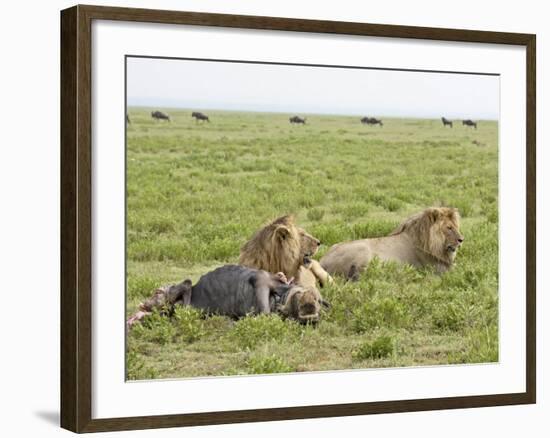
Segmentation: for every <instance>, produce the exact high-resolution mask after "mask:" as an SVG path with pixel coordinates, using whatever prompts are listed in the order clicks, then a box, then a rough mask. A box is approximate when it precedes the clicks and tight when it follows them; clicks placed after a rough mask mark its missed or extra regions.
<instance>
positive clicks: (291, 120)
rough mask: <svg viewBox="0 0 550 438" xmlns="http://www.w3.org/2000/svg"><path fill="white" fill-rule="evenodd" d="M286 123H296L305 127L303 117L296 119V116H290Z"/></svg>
mask: <svg viewBox="0 0 550 438" xmlns="http://www.w3.org/2000/svg"><path fill="white" fill-rule="evenodd" d="M288 121H289V122H290V123H297V124H300V123H301V124H302V125H305V124H306V118H305V117H304V118H303V119H302V118H301V117H298V116H292V117H290V118H289V119H288Z"/></svg>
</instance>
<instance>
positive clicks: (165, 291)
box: [61, 6, 536, 432]
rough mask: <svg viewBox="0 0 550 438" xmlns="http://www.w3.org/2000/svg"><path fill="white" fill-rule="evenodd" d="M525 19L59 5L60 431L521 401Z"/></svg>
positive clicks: (530, 125)
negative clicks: (330, 17) (361, 19)
mask: <svg viewBox="0 0 550 438" xmlns="http://www.w3.org/2000/svg"><path fill="white" fill-rule="evenodd" d="M535 41H536V40H535V35H530V34H516V33H502V32H487V31H474V30H457V29H438V28H422V27H410V26H395V25H381V24H365V23H349V22H331V21H315V20H302V19H299V20H298V19H288V18H275V17H256V16H236V15H222V14H205V13H195V12H174V11H160V10H143V9H127V8H110V7H96V6H75V7H73V8H70V9H66V10H64V11H62V12H61V55H62V56H61V121H62V126H61V219H62V220H61V266H62V269H61V426H62V427H64V428H66V429H69V430H72V431H75V432H95V431H112V430H125V429H145V428H161V427H175V426H190V425H207V424H221V423H236V422H254V421H271V420H284V419H299V418H316V417H328V416H347V415H364V414H373V413H391V412H406V411H420V410H434V409H454V408H467V407H481V406H498V405H510V404H526V403H535V400H536V395H535V383H536V369H535V362H536V361H535V359H536V352H535V342H536V337H535V336H536V334H535V326H536V324H535V309H536V303H535V286H536V285H535V252H536V251H535V217H536V210H535V208H536V205H535V164H536V157H535V109H536V107H535V83H536V82H535Z"/></svg>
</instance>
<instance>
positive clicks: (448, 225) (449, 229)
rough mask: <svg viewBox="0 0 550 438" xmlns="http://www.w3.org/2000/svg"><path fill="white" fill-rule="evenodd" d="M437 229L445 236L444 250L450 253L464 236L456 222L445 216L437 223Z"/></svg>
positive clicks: (460, 242)
mask: <svg viewBox="0 0 550 438" xmlns="http://www.w3.org/2000/svg"><path fill="white" fill-rule="evenodd" d="M439 229H440V233H441V234H442V235H443V236H444V238H445V243H444V247H445V251H447V252H448V253H451V254H453V253H455V252H456V250H457V249H458V248H459V247H460V245H461V244H462V242H463V241H464V236H463V235H462V234H461V233H460V231H459V230H458V224H457V223H456V222H454V221H452V220H450V219H448V218H446V219H443V220H442V221H441V223H440V224H439Z"/></svg>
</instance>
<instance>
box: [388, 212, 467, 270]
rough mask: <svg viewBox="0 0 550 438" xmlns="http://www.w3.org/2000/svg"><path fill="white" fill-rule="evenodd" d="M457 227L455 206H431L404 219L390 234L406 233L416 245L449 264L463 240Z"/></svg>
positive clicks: (458, 222)
mask: <svg viewBox="0 0 550 438" xmlns="http://www.w3.org/2000/svg"><path fill="white" fill-rule="evenodd" d="M459 227H460V215H459V213H458V210H457V209H456V208H448V207H431V208H427V209H426V210H424V211H423V212H421V213H418V214H416V215H414V216H411V217H410V218H408V219H406V220H405V221H404V222H403V223H401V225H399V226H398V227H397V228H396V229H395V230H394V231H393V232H392V233H391V234H390V235H396V234H400V233H407V234H408V235H409V236H410V237H411V238H412V240H413V242H414V244H415V245H416V247H418V248H420V249H422V250H423V251H425V252H427V253H428V254H430V255H432V256H433V257H435V258H436V259H438V260H440V261H442V262H444V263H446V264H449V265H450V264H452V263H453V261H454V259H455V256H456V251H457V249H458V248H459V247H460V245H461V244H462V242H463V241H464V236H463V235H462V234H461V233H460V230H459Z"/></svg>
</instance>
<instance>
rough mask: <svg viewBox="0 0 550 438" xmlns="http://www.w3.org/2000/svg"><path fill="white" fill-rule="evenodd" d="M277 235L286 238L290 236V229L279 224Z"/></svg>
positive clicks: (282, 238)
mask: <svg viewBox="0 0 550 438" xmlns="http://www.w3.org/2000/svg"><path fill="white" fill-rule="evenodd" d="M275 235H276V236H277V237H278V238H279V239H281V240H285V239H286V238H287V237H288V236H290V229H289V228H288V227H286V226H284V225H279V226H278V227H277V229H276V230H275Z"/></svg>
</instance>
